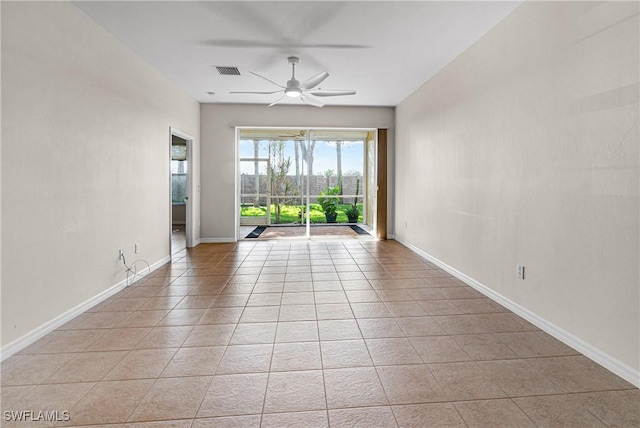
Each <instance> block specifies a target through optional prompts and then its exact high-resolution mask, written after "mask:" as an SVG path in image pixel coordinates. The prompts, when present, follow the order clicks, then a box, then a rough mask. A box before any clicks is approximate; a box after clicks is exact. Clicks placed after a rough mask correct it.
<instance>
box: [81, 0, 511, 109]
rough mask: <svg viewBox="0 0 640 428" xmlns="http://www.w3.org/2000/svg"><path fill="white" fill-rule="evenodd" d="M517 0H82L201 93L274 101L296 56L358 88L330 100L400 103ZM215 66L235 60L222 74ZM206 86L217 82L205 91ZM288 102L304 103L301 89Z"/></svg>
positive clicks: (336, 82) (307, 66)
mask: <svg viewBox="0 0 640 428" xmlns="http://www.w3.org/2000/svg"><path fill="white" fill-rule="evenodd" d="M520 3H521V1H520V0H518V1H498V2H484V1H469V2H464V1H442V2H438V1H408V2H400V1H386V2H382V1H350V2H346V1H323V2H320V1H282V2H271V1H258V2H245V1H228V2H221V1H202V2H182V1H176V2H173V1H85V2H74V4H75V5H76V6H77V7H79V8H80V9H81V10H83V11H84V12H85V13H86V14H87V15H89V16H90V17H91V18H92V19H94V20H95V21H96V22H98V23H99V24H100V25H102V26H103V27H104V28H106V29H107V30H108V31H109V32H111V33H112V34H113V35H114V36H115V37H116V38H118V39H119V40H120V41H122V43H124V44H125V45H126V46H128V47H129V48H130V49H132V50H133V51H134V52H136V53H137V54H138V55H140V56H141V57H142V58H144V59H145V60H146V61H147V62H148V63H149V64H151V65H152V66H153V67H154V68H156V69H157V70H159V71H160V72H161V73H162V74H164V75H165V76H166V77H168V78H169V79H170V80H172V81H173V82H175V83H176V84H177V85H178V86H180V87H181V88H182V89H183V90H184V91H186V92H187V93H188V94H190V95H191V96H192V97H194V98H195V99H196V100H198V101H200V102H203V103H258V104H269V103H271V102H273V101H275V100H276V99H278V98H279V97H280V95H279V94H273V95H244V94H242V95H240V94H229V93H228V92H229V91H272V90H276V89H278V88H277V87H276V86H273V85H271V84H270V83H269V82H266V81H264V80H262V79H260V78H258V77H256V76H254V75H252V74H250V73H249V71H253V72H256V73H259V74H261V75H263V76H265V77H268V78H269V79H271V80H275V81H276V82H278V83H281V84H282V85H285V84H286V81H287V80H288V79H289V78H290V76H291V67H290V65H289V64H288V63H287V57H288V56H290V55H295V56H298V57H299V58H300V64H299V65H298V67H297V68H296V77H297V78H298V80H300V81H303V80H305V79H307V78H308V77H310V76H312V75H315V74H317V73H319V72H321V71H324V70H326V71H328V72H329V73H330V76H329V78H327V79H326V80H325V81H324V82H323V83H322V84H321V85H320V88H322V89H353V90H356V91H357V94H356V95H353V96H343V97H331V98H328V97H327V98H323V99H322V101H323V102H325V103H326V104H327V105H359V106H395V105H397V104H398V103H400V102H401V101H402V100H403V99H404V98H406V97H407V96H408V95H409V94H411V92H413V91H414V90H416V89H417V88H418V87H419V86H420V85H422V84H423V83H424V82H426V81H427V80H429V79H430V78H431V77H432V76H434V75H435V74H436V73H437V72H438V71H439V70H441V69H442V68H443V67H444V66H445V65H447V64H448V63H449V62H451V61H452V60H453V59H455V58H456V57H457V56H458V55H460V53H462V52H463V51H464V50H465V49H467V48H468V47H469V46H471V45H472V44H473V43H474V42H475V41H477V40H478V39H479V38H480V37H481V36H482V35H483V34H485V33H486V32H487V31H489V30H490V29H491V28H492V27H493V26H494V25H495V24H497V23H498V22H499V21H500V20H501V19H503V18H504V17H505V16H506V15H508V14H509V13H510V12H511V11H512V10H513V9H515V8H516V7H517V6H518V5H519V4H520ZM215 66H236V67H238V68H239V69H240V73H241V76H221V75H219V74H218V72H217V71H216V69H215ZM207 92H215V94H214V95H209V94H207ZM287 103H291V104H296V103H300V101H299V100H297V99H292V100H290V101H289V100H288V101H287Z"/></svg>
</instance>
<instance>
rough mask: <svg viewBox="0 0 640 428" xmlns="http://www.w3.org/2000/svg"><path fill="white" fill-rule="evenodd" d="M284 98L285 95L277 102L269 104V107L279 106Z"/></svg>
mask: <svg viewBox="0 0 640 428" xmlns="http://www.w3.org/2000/svg"><path fill="white" fill-rule="evenodd" d="M285 98H287V95H286V94H285V95H283V96H282V97H281V98H280V99H279V100H278V101H274V102H272V103H271V104H269V107H271V106H274V105H276V104H280V103H281V102H282V101H283V100H284V99H285Z"/></svg>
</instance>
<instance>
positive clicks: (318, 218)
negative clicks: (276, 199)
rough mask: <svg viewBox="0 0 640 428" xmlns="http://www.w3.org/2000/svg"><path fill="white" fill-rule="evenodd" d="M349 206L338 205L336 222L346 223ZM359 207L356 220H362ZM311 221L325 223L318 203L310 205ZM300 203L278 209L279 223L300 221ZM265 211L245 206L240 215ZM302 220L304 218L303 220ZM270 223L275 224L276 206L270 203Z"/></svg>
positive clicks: (263, 212) (264, 209) (260, 215)
mask: <svg viewBox="0 0 640 428" xmlns="http://www.w3.org/2000/svg"><path fill="white" fill-rule="evenodd" d="M350 207H351V204H344V205H338V219H337V222H338V223H347V221H348V219H347V215H346V214H345V211H347V210H348V209H349V208H350ZM358 207H359V208H360V215H359V216H358V222H361V221H362V204H358ZM310 209H311V211H310V214H311V223H326V222H327V219H326V217H325V216H324V211H322V207H321V206H320V205H319V204H311V205H310ZM300 210H301V208H300V205H284V206H283V207H282V209H281V210H280V224H291V223H300V218H299V217H298V214H299V213H300ZM266 212H267V208H266V207H254V206H247V207H242V208H241V215H242V217H263V216H264V215H265V213H266ZM303 221H304V220H303ZM271 224H276V207H275V205H271Z"/></svg>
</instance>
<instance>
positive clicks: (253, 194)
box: [240, 158, 271, 226]
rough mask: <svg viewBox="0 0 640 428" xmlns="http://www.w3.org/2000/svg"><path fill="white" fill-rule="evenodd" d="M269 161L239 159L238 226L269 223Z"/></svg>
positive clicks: (266, 224)
mask: <svg viewBox="0 0 640 428" xmlns="http://www.w3.org/2000/svg"><path fill="white" fill-rule="evenodd" d="M270 187H271V179H270V167H269V159H268V158H266V159H259V158H258V159H247V158H243V159H240V225H241V226H268V225H269V224H270V223H271V216H270V215H269V212H270V211H271V198H270V196H271V194H270V193H271V192H270Z"/></svg>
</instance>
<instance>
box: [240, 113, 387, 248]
mask: <svg viewBox="0 0 640 428" xmlns="http://www.w3.org/2000/svg"><path fill="white" fill-rule="evenodd" d="M234 128H235V177H236V183H235V184H236V186H235V187H236V189H235V204H234V212H235V226H236V227H235V230H236V232H235V233H236V236H235V240H236V241H238V240H239V239H241V237H240V168H239V166H240V132H241V131H242V130H244V129H278V130H304V131H306V132H307V139H306V142H307V144H309V141H310V139H311V132H313V131H314V130H331V131H342V130H344V131H369V132H373V144H374V146H373V149H374V153H375V155H374V156H375V161H374V165H373V174H374V183H376V184H377V186H376V188H375V189H366V191H367V192H373V207H372V209H373V211H374V212H373V222H372V224H371V225H370V226H371V228H372V230H371V234H372V236H373V237H374V238H376V239H386V234H387V232H386V225H385V228H384V230H383V231H381V232H382V234H379V233H378V222H379V220H380V217H382V216H379V215H378V214H377V213H378V196H379V192H378V190H379V186H380V180H379V179H378V174H379V172H378V168H379V159H378V149H379V140H378V132H379V131H380V128H366V127H344V126H248V125H243V126H235V127H234ZM385 131H386V129H385ZM365 146H366V141H365ZM385 149H386V147H385ZM385 153H386V151H385ZM384 160H385V161H386V158H385V159H384ZM306 161H307V162H306V164H307V171H306V173H307V176H308V174H309V162H308V161H309V160H308V159H307V160H306ZM363 168H364V165H363ZM365 173H366V171H364V169H363V177H364V174H365ZM363 181H365V182H366V180H363ZM309 185H310V183H309V179H307V196H308V194H309V190H310V189H309ZM365 185H366V184H365ZM363 190H364V189H363ZM384 191H385V195H386V167H385V184H384ZM363 193H364V192H363ZM363 196H364V195H363ZM309 205H310V200H309V197H307V210H306V212H307V217H306V225H307V230H306V236H305V239H310V238H313V235H311V230H310V219H309ZM363 206H364V204H363ZM383 208H384V210H385V212H384V214H383V216H384V218H386V215H387V213H386V201H385V204H384V206H383ZM363 209H364V208H363ZM363 214H364V212H363ZM363 218H364V217H363ZM381 236H384V238H381Z"/></svg>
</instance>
